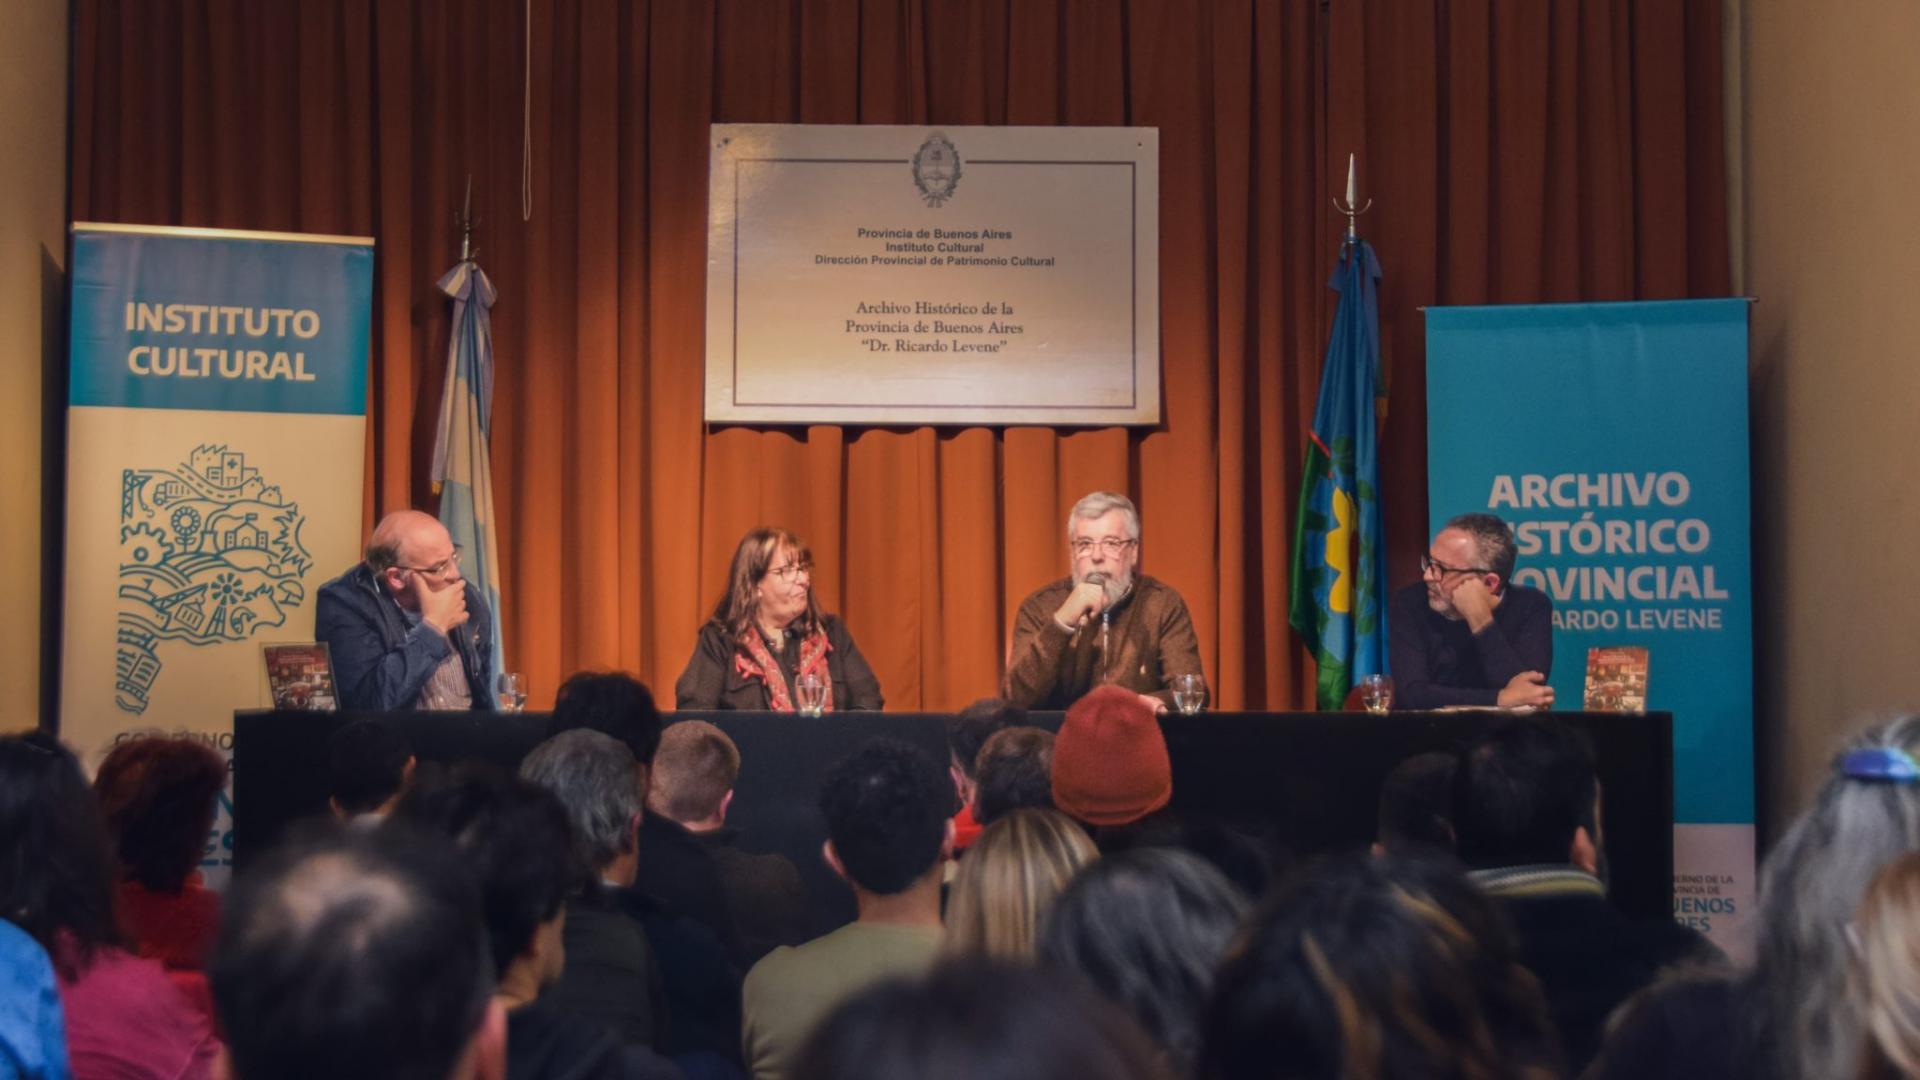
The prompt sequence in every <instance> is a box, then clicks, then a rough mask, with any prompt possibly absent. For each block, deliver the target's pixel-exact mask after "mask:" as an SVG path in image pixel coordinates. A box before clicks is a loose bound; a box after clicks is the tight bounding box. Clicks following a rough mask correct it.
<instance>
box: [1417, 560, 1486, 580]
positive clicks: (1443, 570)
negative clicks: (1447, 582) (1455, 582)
mask: <svg viewBox="0 0 1920 1080" xmlns="http://www.w3.org/2000/svg"><path fill="white" fill-rule="evenodd" d="M1436 571H1437V572H1438V573H1439V574H1440V576H1441V577H1446V576H1447V575H1448V574H1491V573H1493V571H1492V570H1490V569H1488V568H1487V567H1484V566H1448V565H1447V564H1446V563H1443V562H1441V561H1440V560H1438V559H1436V558H1434V557H1433V556H1431V555H1422V556H1420V576H1421V577H1426V576H1427V575H1428V574H1431V573H1434V572H1436Z"/></svg>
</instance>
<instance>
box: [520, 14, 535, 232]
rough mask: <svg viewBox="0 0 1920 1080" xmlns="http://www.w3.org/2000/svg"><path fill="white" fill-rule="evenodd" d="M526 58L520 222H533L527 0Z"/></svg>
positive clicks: (530, 24)
mask: <svg viewBox="0 0 1920 1080" xmlns="http://www.w3.org/2000/svg"><path fill="white" fill-rule="evenodd" d="M526 15H527V19H526V32H525V34H524V35H523V38H524V41H525V44H526V50H527V51H526V58H525V62H524V63H523V64H522V65H521V78H522V80H523V82H522V84H521V85H522V87H523V90H522V92H521V96H520V220H521V221H532V220H533V0H526Z"/></svg>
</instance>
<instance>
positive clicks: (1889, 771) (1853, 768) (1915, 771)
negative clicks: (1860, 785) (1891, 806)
mask: <svg viewBox="0 0 1920 1080" xmlns="http://www.w3.org/2000/svg"><path fill="white" fill-rule="evenodd" d="M1840 775H1841V776H1844V777H1846V778H1847V779H1849V780H1867V781H1873V782H1878V783H1886V784H1915V783H1920V762H1915V761H1914V760H1913V755H1912V754H1909V753H1907V752H1906V751H1905V750H1901V749H1899V748H1898V747H1892V746H1875V747H1872V748H1870V749H1866V750H1849V751H1847V752H1846V754H1845V755H1844V756H1843V757H1841V759H1840Z"/></svg>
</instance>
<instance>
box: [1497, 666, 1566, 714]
mask: <svg viewBox="0 0 1920 1080" xmlns="http://www.w3.org/2000/svg"><path fill="white" fill-rule="evenodd" d="M1495 704H1497V705H1499V706H1500V707H1501V708H1503V709H1520V708H1533V709H1551V708H1553V687H1551V686H1548V685H1547V677H1546V676H1545V675H1542V674H1540V673H1539V672H1537V671H1523V672H1521V673H1520V674H1518V675H1515V676H1514V677H1513V679H1512V680H1511V681H1509V682H1508V683H1507V685H1506V686H1505V687H1502V688H1501V690H1500V697H1499V698H1498V699H1497V700H1496V701H1495Z"/></svg>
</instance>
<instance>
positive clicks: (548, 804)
mask: <svg viewBox="0 0 1920 1080" xmlns="http://www.w3.org/2000/svg"><path fill="white" fill-rule="evenodd" d="M389 820H391V821H393V822H394V823H396V824H404V825H411V826H414V827H416V828H418V829H420V830H421V831H423V832H432V833H437V834H439V835H442V836H445V837H446V838H448V839H449V840H451V841H453V844H454V846H455V848H457V849H458V851H459V853H460V858H461V861H462V862H464V863H466V865H467V867H468V869H469V870H470V871H472V873H473V875H474V877H475V879H476V880H477V881H478V882H479V885H480V901H481V907H482V908H483V910H484V913H485V916H486V921H487V941H488V944H489V946H491V948H492V950H493V963H494V971H495V974H496V975H502V974H505V973H506V970H507V968H508V967H510V966H511V965H512V964H513V963H514V961H515V960H516V959H518V958H519V957H521V956H522V955H524V954H526V953H527V951H528V949H529V948H531V947H532V945H533V943H534V942H533V939H534V935H535V932H536V931H537V930H538V929H539V928H540V927H541V926H543V925H546V924H550V923H553V922H554V920H555V919H556V918H557V917H558V916H559V914H560V911H561V909H562V908H563V907H564V906H565V905H566V902H567V897H568V896H569V895H571V894H572V893H573V891H574V890H575V889H576V888H577V887H578V885H579V884H580V878H579V871H578V869H577V867H576V866H575V865H574V859H573V856H572V843H573V840H572V832H571V830H570V828H569V826H568V824H567V811H566V808H565V807H563V806H561V805H560V800H558V799H556V798H555V797H554V796H553V794H552V793H551V792H549V791H547V790H546V789H545V788H542V787H540V786H539V785H537V784H533V783H531V782H529V781H526V780H520V779H516V778H514V777H512V776H510V775H508V774H506V773H503V772H501V771H500V770H499V769H498V768H496V767H494V766H492V765H485V764H481V763H478V762H469V763H465V764H461V765H458V766H455V767H454V768H452V769H446V770H440V769H435V770H431V771H427V772H423V773H422V774H421V776H420V778H419V779H418V780H416V781H415V782H414V784H413V786H412V787H410V788H408V789H407V793H406V794H405V795H403V796H401V798H400V801H399V802H398V803H396V804H394V808H393V814H392V816H391V818H390V819H389ZM553 960H554V962H555V963H554V970H552V971H551V972H546V973H543V975H544V976H551V977H552V978H557V977H558V976H559V974H560V972H559V969H558V955H557V954H554V956H553ZM550 981H551V978H543V979H542V985H544V984H545V982H550Z"/></svg>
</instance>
